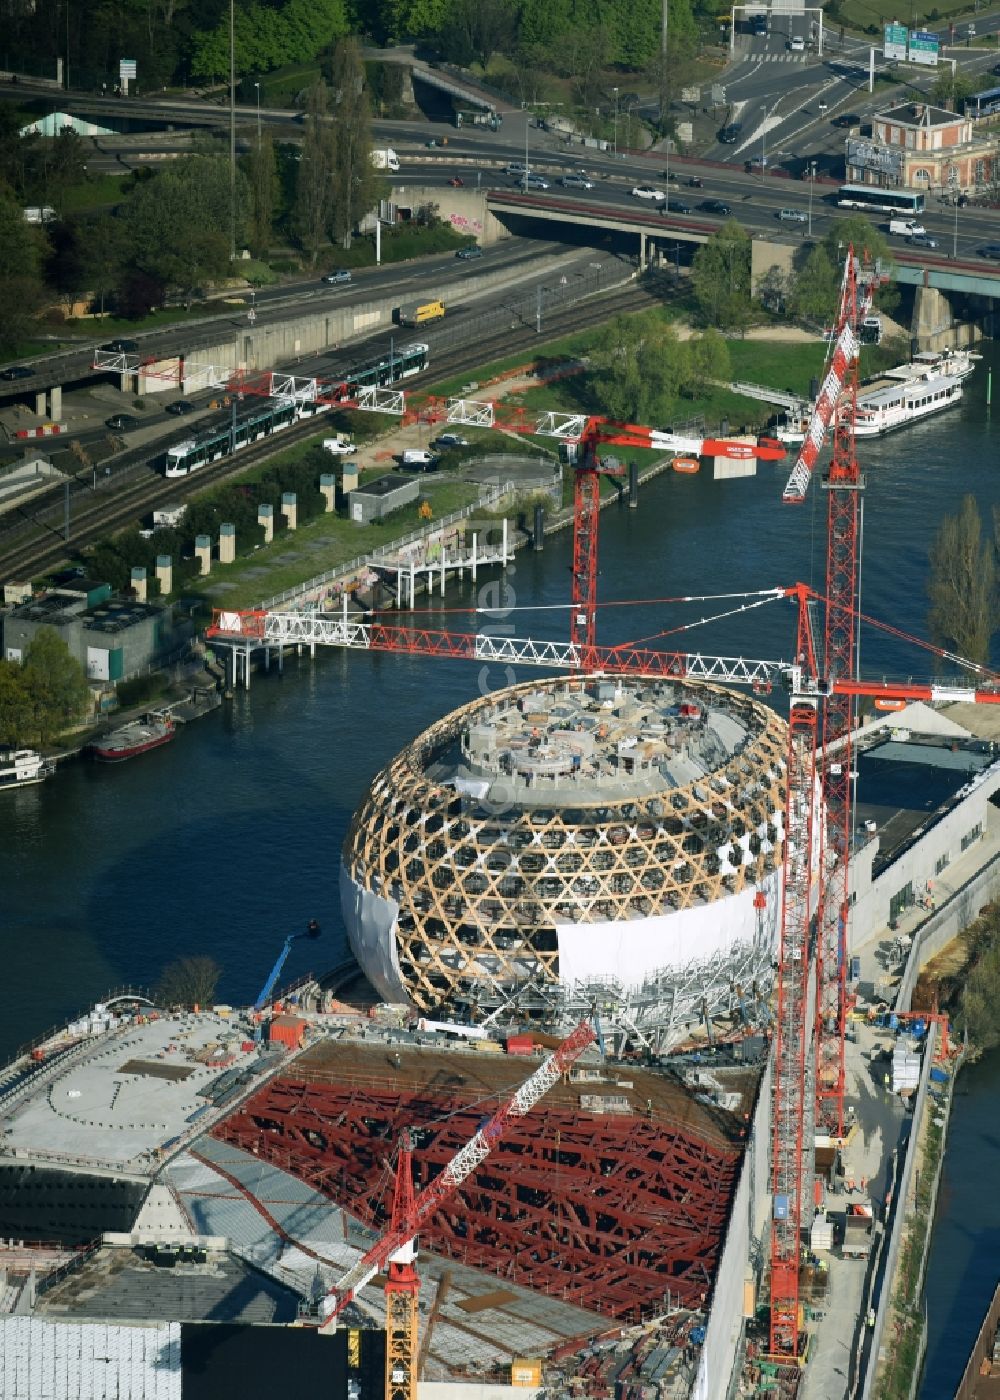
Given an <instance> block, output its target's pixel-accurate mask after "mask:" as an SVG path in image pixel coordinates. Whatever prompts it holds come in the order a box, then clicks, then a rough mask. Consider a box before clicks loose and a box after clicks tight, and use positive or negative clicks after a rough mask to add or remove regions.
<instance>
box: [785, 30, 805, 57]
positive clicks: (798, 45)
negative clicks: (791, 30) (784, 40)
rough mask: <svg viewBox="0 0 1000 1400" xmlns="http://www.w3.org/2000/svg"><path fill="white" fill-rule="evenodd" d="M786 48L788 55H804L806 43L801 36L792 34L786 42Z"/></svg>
mask: <svg viewBox="0 0 1000 1400" xmlns="http://www.w3.org/2000/svg"><path fill="white" fill-rule="evenodd" d="M788 48H789V52H790V53H805V51H806V41H805V39H803V37H802V35H801V34H793V35H792V37H791V38H790V39H789V41H788Z"/></svg>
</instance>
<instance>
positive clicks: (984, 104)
mask: <svg viewBox="0 0 1000 1400" xmlns="http://www.w3.org/2000/svg"><path fill="white" fill-rule="evenodd" d="M996 112H1000V87H993V88H987V89H986V91H985V92H974V93H973V94H972V96H971V97H967V98H966V99H965V115H966V116H967V117H992V116H993V115H994V114H995V113H996Z"/></svg>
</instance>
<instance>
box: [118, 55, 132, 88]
mask: <svg viewBox="0 0 1000 1400" xmlns="http://www.w3.org/2000/svg"><path fill="white" fill-rule="evenodd" d="M135 67H136V63H135V59H134V58H120V59H119V60H118V76H119V78H121V80H122V81H123V82H124V81H125V79H126V78H127V79H128V80H129V81H130V82H134V81H135Z"/></svg>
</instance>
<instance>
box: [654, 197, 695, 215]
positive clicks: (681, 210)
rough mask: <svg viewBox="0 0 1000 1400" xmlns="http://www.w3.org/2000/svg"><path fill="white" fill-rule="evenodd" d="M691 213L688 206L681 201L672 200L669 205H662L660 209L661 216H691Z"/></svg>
mask: <svg viewBox="0 0 1000 1400" xmlns="http://www.w3.org/2000/svg"><path fill="white" fill-rule="evenodd" d="M693 212H694V211H693V210H692V208H691V206H690V204H685V203H684V201H683V199H672V200H671V201H670V203H669V204H664V205H663V206H662V207H661V209H660V213H661V214H691V213H693Z"/></svg>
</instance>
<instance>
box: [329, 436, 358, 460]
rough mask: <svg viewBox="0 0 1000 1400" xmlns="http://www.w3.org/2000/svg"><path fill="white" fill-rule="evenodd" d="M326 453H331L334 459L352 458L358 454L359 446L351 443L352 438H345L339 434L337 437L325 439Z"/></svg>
mask: <svg viewBox="0 0 1000 1400" xmlns="http://www.w3.org/2000/svg"><path fill="white" fill-rule="evenodd" d="M323 450H324V452H331V453H332V454H333V456H334V457H350V456H351V455H352V454H353V453H355V452H357V450H358V449H357V445H356V444H355V443H353V442H351V440H350V438H345V437H343V436H342V435H340V434H338V436H337V437H332V438H324V439H323Z"/></svg>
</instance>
